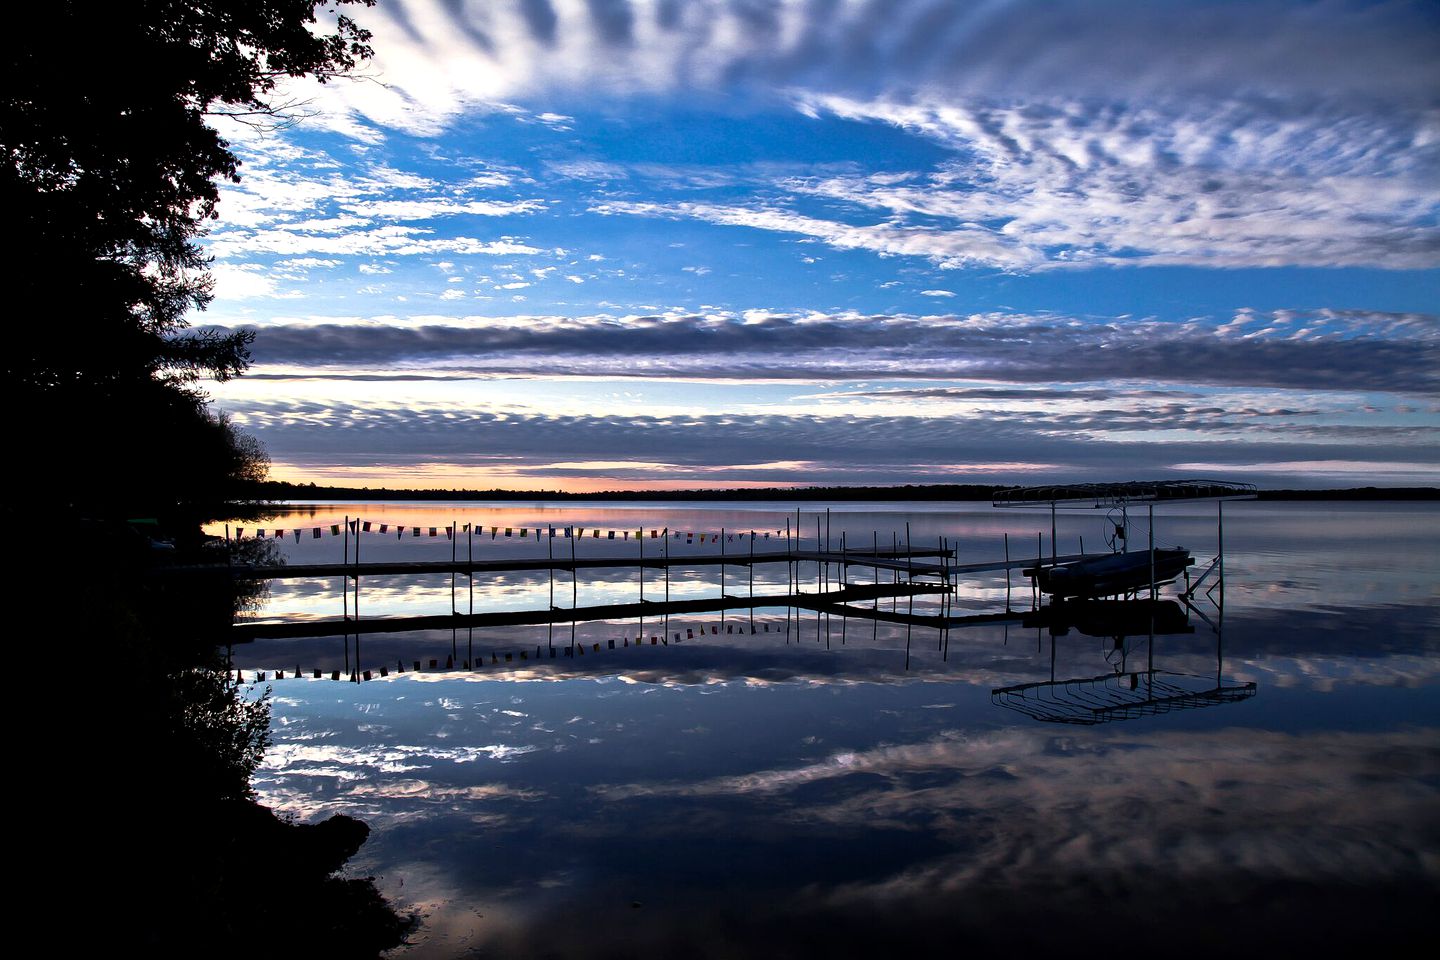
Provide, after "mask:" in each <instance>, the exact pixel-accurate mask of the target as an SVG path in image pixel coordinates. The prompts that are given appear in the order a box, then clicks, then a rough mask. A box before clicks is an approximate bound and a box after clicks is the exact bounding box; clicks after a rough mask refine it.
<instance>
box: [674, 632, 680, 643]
mask: <svg viewBox="0 0 1440 960" xmlns="http://www.w3.org/2000/svg"><path fill="white" fill-rule="evenodd" d="M675 642H676V643H679V642H680V634H678V633H677V634H675Z"/></svg>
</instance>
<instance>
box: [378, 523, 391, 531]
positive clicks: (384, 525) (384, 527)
mask: <svg viewBox="0 0 1440 960" xmlns="http://www.w3.org/2000/svg"><path fill="white" fill-rule="evenodd" d="M380 532H381V533H389V532H390V524H388V523H382V524H380Z"/></svg>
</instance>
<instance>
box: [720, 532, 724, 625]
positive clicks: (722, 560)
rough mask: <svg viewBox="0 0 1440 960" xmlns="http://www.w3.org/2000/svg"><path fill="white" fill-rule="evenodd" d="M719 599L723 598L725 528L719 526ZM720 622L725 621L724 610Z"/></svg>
mask: <svg viewBox="0 0 1440 960" xmlns="http://www.w3.org/2000/svg"><path fill="white" fill-rule="evenodd" d="M720 599H721V600H724V599H725V528H724V527H721V528H720ZM720 622H721V623H724V622H725V612H724V611H723V610H722V611H721V612H720Z"/></svg>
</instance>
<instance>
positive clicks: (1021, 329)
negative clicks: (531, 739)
mask: <svg viewBox="0 0 1440 960" xmlns="http://www.w3.org/2000/svg"><path fill="white" fill-rule="evenodd" d="M347 12H348V13H350V14H351V15H352V16H354V17H355V18H356V19H357V20H359V21H360V22H361V23H362V24H363V25H364V26H366V27H367V28H369V29H370V30H372V31H373V33H374V39H373V46H374V49H375V57H374V59H373V60H371V61H369V62H368V63H366V64H364V65H363V66H362V67H361V68H360V69H359V70H357V71H356V75H355V76H354V77H351V78H348V79H341V80H334V81H331V82H329V83H327V84H324V85H320V84H316V83H314V82H313V81H305V82H299V83H294V84H291V85H290V86H288V87H287V88H285V89H284V90H282V91H280V94H279V98H278V100H279V102H282V103H284V104H287V105H288V106H287V113H288V115H289V117H290V120H291V121H293V122H287V123H284V124H279V125H275V124H271V125H269V126H267V127H256V126H252V125H248V124H246V123H242V122H239V121H237V120H233V119H227V118H223V117H220V118H216V119H215V123H216V124H217V126H219V127H220V129H221V131H222V133H224V135H225V136H226V137H227V138H228V139H229V140H230V142H231V145H232V147H233V149H234V150H235V151H236V153H237V154H238V155H239V156H240V157H241V159H242V160H243V167H242V177H243V179H242V181H241V183H239V184H236V185H230V186H227V187H226V188H225V189H224V190H223V192H222V201H221V205H220V219H219V220H217V221H215V223H214V225H213V228H212V230H211V232H210V234H209V236H208V237H207V238H206V246H207V249H208V252H209V254H210V255H211V256H212V257H213V258H214V261H213V264H212V273H213V275H214V278H215V294H216V295H215V300H214V302H213V303H212V304H211V306H210V307H209V309H208V310H207V311H206V312H205V313H203V314H200V315H198V316H197V317H196V325H197V326H212V327H220V328H227V329H238V328H248V329H253V330H255V331H256V339H255V343H254V346H253V350H252V352H253V359H254V363H253V366H252V367H251V369H250V371H249V372H248V373H247V375H245V376H244V377H242V378H239V379H237V380H233V381H230V382H228V383H223V384H211V385H209V386H208V390H209V392H210V394H211V395H212V397H213V398H214V400H215V404H216V406H217V407H218V408H219V409H221V410H223V411H226V412H228V413H229V414H230V415H231V416H232V417H233V418H234V420H235V422H236V423H237V424H238V425H240V426H242V427H243V428H244V429H246V430H248V431H250V432H252V433H254V434H255V435H256V436H257V437H259V438H260V440H261V441H262V442H263V443H264V444H265V445H266V447H267V449H268V450H269V452H270V456H271V459H272V477H274V478H276V479H285V480H298V481H315V482H317V483H321V484H325V483H337V484H346V485H356V486H362V485H363V486H391V487H397V486H401V487H440V488H471V489H489V488H497V487H499V488H507V489H515V490H545V489H551V490H554V489H565V490H607V489H622V488H623V489H645V488H724V487H747V486H762V487H768V486H788V485H797V484H799V485H810V484H905V483H994V484H999V485H1008V484H1025V483H1047V482H1056V481H1088V480H1124V479H1150V478H1164V477H1172V478H1179V477H1195V476H1200V477H1213V478H1217V479H1227V480H1243V481H1250V482H1256V483H1259V484H1261V485H1262V486H1268V487H1282V486H1309V487H1315V486H1361V485H1369V484H1375V485H1382V486H1395V485H1414V484H1424V485H1432V484H1440V5H1436V4H1434V3H1433V2H1424V0H1420V2H1380V3H1359V2H1333V0H1321V2H1303V3H1302V2H1289V3H1282V2H1267V0H1257V2H1247V3H1240V2H1195V0H1192V2H1186V3H1168V2H1156V0H1149V2H1125V0H1115V2H1108V3H1082V2H1070V0H1047V2H976V3H963V2H957V0H951V2H945V0H939V2H937V0H775V2H752V0H685V2H678V0H677V2H666V0H484V2H478V0H474V2H463V0H380V2H379V3H378V5H377V6H376V7H374V8H373V9H368V10H367V9H363V8H361V9H358V10H347Z"/></svg>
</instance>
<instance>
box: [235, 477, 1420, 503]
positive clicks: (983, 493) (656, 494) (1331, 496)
mask: <svg viewBox="0 0 1440 960" xmlns="http://www.w3.org/2000/svg"><path fill="white" fill-rule="evenodd" d="M997 489H1002V488H999V487H994V486H989V485H983V484H949V483H942V484H905V485H903V486H889V487H757V488H746V489H739V490H604V491H598V492H592V493H571V492H567V491H563V490H499V489H496V490H409V489H403V488H397V489H393V490H392V489H390V488H389V487H331V486H318V485H316V484H314V483H283V482H280V481H274V480H272V481H267V482H265V483H262V484H260V485H259V487H258V490H257V497H258V498H259V499H263V500H447V501H448V500H509V501H523V500H621V501H623V500H666V501H679V500H696V501H710V502H714V501H717V500H722V501H733V502H756V501H770V500H791V501H814V500H822V501H828V502H832V503H834V502H842V501H853V500H867V501H874V500H901V501H905V500H908V501H947V500H953V501H989V500H990V499H992V497H993V496H994V494H995V491H996V490H997ZM1258 499H1260V500H1440V488H1437V487H1353V488H1349V489H1343V490H1261V491H1260V493H1259V497H1258Z"/></svg>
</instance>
